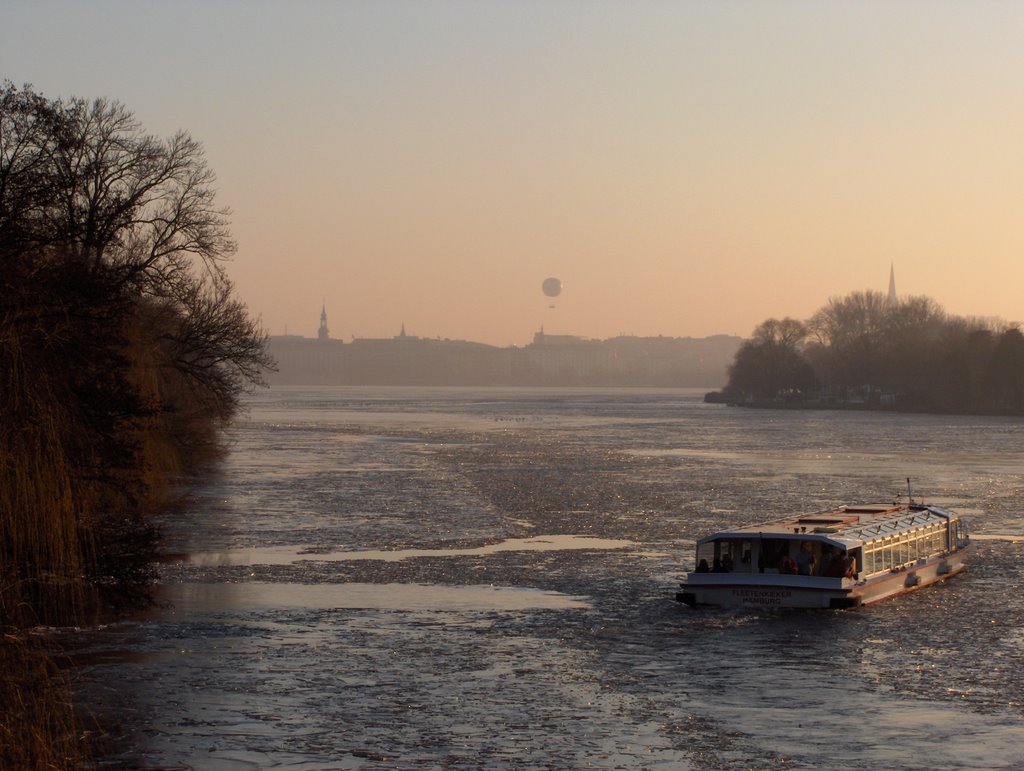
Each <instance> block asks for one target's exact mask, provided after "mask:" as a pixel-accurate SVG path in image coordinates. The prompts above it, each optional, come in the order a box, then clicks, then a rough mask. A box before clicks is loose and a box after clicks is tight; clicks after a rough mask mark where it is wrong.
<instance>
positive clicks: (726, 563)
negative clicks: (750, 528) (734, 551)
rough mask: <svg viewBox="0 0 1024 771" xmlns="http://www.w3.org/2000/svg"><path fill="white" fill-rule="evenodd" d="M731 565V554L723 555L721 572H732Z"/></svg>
mask: <svg viewBox="0 0 1024 771" xmlns="http://www.w3.org/2000/svg"><path fill="white" fill-rule="evenodd" d="M732 567H733V561H732V555H731V554H726V555H725V556H724V557H722V572H723V573H731V572H732Z"/></svg>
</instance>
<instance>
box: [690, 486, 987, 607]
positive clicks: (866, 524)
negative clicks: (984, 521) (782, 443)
mask: <svg viewBox="0 0 1024 771" xmlns="http://www.w3.org/2000/svg"><path fill="white" fill-rule="evenodd" d="M969 545H970V539H969V537H968V534H967V527H966V523H965V522H964V521H963V520H962V519H961V518H960V515H959V514H957V513H956V512H954V511H951V510H948V509H945V508H942V507H940V506H931V505H924V504H919V503H914V502H913V500H912V499H911V501H910V502H909V503H869V504H862V505H856V506H842V507H839V508H837V509H833V510H829V511H825V512H819V513H817V514H808V515H804V516H790V517H784V518H782V519H778V520H774V521H771V522H765V523H762V524H757V525H750V526H749V527H741V528H736V529H732V530H723V531H721V532H718V533H714V534H713V535H709V536H707V537H705V538H702V539H701V540H699V541H698V542H697V562H696V564H697V567H696V569H695V570H694V572H692V573H689V574H687V576H686V581H685V582H684V583H683V584H682V588H681V590H680V591H679V592H678V593H677V594H676V599H677V600H678V601H680V602H684V603H686V604H687V605H691V606H692V605H721V606H739V605H754V606H776V607H792V608H851V607H856V606H858V605H867V604H868V603H872V602H878V601H879V600H884V599H887V598H889V597H895V596H897V595H900V594H904V593H906V592H909V591H912V590H914V589H917V588H920V587H923V586H928V585H929V584H934V583H936V582H938V581H942V580H943V579H946V578H949V577H950V576H952V575H955V574H957V573H959V572H960V571H961V570H963V568H964V563H963V558H964V554H965V552H966V550H967V548H968V547H969Z"/></svg>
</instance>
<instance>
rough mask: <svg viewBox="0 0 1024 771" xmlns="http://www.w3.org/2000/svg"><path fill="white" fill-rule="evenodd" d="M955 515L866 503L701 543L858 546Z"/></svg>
mask: <svg viewBox="0 0 1024 771" xmlns="http://www.w3.org/2000/svg"><path fill="white" fill-rule="evenodd" d="M953 516H955V515H954V514H953V512H950V511H948V510H946V509H943V508H941V507H939V506H930V505H929V506H926V505H923V504H919V503H910V504H907V503H862V504H856V505H848V506H840V507H838V508H835V509H826V510H825V511H820V512H817V513H814V514H792V515H789V516H786V517H782V518H781V519H775V520H772V521H770V522H761V523H758V524H754V525H747V526H745V527H737V528H733V529H730V530H722V531H719V532H717V533H714V534H713V535H709V536H707V537H705V538H702V539H700V543H704V542H707V541H715V540H720V539H722V538H737V537H740V538H742V537H750V536H758V537H761V538H764V537H769V538H786V539H800V540H821V541H832V542H834V543H839V544H843V545H851V546H852V545H857V544H860V543H863V542H864V541H870V540H873V539H876V538H879V537H885V536H887V535H892V534H894V533H900V532H904V531H908V530H916V529H917V528H919V527H925V526H927V525H932V524H936V523H940V522H948V521H949V520H950V519H951V518H952V517H953Z"/></svg>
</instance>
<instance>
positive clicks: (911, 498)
mask: <svg viewBox="0 0 1024 771" xmlns="http://www.w3.org/2000/svg"><path fill="white" fill-rule="evenodd" d="M907 502H908V503H913V502H914V493H913V492H912V491H911V489H910V477H907Z"/></svg>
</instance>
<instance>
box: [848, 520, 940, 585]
mask: <svg viewBox="0 0 1024 771" xmlns="http://www.w3.org/2000/svg"><path fill="white" fill-rule="evenodd" d="M956 524H957V521H956V520H954V523H953V526H954V528H955V527H956ZM947 530H948V525H947V524H946V523H945V522H935V523H932V524H930V525H925V526H924V527H919V528H917V529H915V530H910V531H907V532H905V533H897V534H895V535H891V536H886V537H884V538H876V539H874V540H872V541H868V542H867V543H866V544H865V545H864V572H865V573H866V574H870V573H882V572H885V571H892V570H899V569H900V568H902V567H904V566H906V565H911V564H913V563H915V562H917V561H918V560H921V559H927V558H929V557H931V556H933V555H935V554H940V553H941V552H943V551H945V549H946V548H947V547H946V540H947V537H948V536H947Z"/></svg>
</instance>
